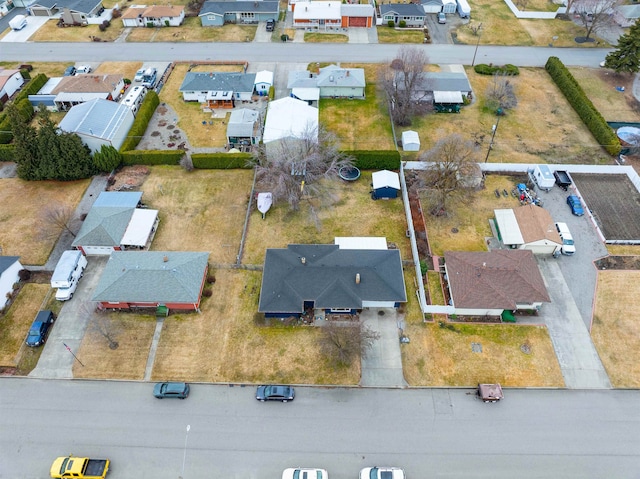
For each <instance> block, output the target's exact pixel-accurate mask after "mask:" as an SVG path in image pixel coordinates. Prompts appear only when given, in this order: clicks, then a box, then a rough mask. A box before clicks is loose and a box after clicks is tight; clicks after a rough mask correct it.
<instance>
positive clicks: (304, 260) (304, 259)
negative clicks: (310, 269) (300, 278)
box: [300, 256, 307, 264]
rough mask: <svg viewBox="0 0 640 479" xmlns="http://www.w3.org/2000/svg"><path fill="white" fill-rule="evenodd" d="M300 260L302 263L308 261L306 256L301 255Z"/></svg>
mask: <svg viewBox="0 0 640 479" xmlns="http://www.w3.org/2000/svg"><path fill="white" fill-rule="evenodd" d="M300 262H301V263H302V264H306V262H307V258H305V257H304V256H301V257H300Z"/></svg>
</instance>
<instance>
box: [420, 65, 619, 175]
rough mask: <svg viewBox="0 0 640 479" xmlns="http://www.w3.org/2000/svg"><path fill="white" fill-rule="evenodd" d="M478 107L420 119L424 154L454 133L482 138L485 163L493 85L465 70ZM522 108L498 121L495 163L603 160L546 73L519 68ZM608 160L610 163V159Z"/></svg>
mask: <svg viewBox="0 0 640 479" xmlns="http://www.w3.org/2000/svg"><path fill="white" fill-rule="evenodd" d="M467 75H468V76H469V81H470V82H471V86H472V87H473V89H474V94H475V100H476V101H475V102H474V103H473V104H472V105H469V106H465V107H463V108H462V111H461V113H460V114H432V115H426V116H423V117H421V118H418V119H416V120H415V121H414V124H413V125H412V126H411V129H413V130H416V131H417V132H418V134H419V135H420V139H421V142H422V145H421V148H422V150H423V151H424V150H427V149H429V148H431V147H432V146H433V145H434V144H435V142H437V141H438V140H439V139H442V138H444V137H446V136H448V135H450V134H452V133H462V135H463V136H464V137H465V138H468V139H473V138H477V139H479V140H480V139H481V140H482V141H481V143H482V144H481V146H480V150H481V154H480V156H481V158H480V161H482V160H483V159H484V157H485V155H486V151H487V148H488V145H489V140H490V136H491V131H492V130H491V128H492V125H495V124H496V122H497V117H496V115H495V112H493V111H490V110H489V109H488V108H486V107H485V99H486V91H487V88H488V86H489V84H490V82H491V81H492V77H491V76H488V75H479V74H477V73H475V72H474V71H473V69H471V68H468V69H467ZM513 82H514V84H515V90H516V95H517V97H518V101H519V103H518V106H517V107H516V108H515V109H513V110H510V111H508V112H507V114H506V115H505V116H503V117H501V118H500V123H499V125H498V130H497V132H496V135H495V142H494V145H493V150H492V151H491V155H490V157H489V161H490V162H492V163H540V162H548V163H587V164H589V163H591V164H593V163H594V162H598V161H600V159H602V158H605V156H606V155H605V154H604V151H603V150H602V148H600V147H599V146H598V145H597V142H596V141H595V140H594V139H593V137H592V135H591V133H590V132H589V131H588V130H587V128H586V127H585V126H584V124H583V123H582V121H581V120H580V118H579V117H578V115H577V114H576V113H575V111H574V110H573V109H572V108H571V107H570V106H569V105H568V103H567V101H566V99H565V98H564V96H563V95H562V93H560V91H559V90H558V88H557V87H556V86H555V85H554V84H553V82H552V81H551V79H550V78H549V75H548V74H547V73H546V71H545V70H544V69H535V68H521V69H520V75H519V76H517V77H515V78H514V79H513ZM607 161H609V160H607Z"/></svg>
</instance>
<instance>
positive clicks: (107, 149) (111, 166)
mask: <svg viewBox="0 0 640 479" xmlns="http://www.w3.org/2000/svg"><path fill="white" fill-rule="evenodd" d="M120 163H122V154H121V153H120V152H119V151H118V150H116V149H115V148H114V147H113V146H111V145H109V146H107V145H102V148H100V151H96V152H95V153H94V154H93V164H94V165H95V167H96V168H97V169H98V170H100V171H104V172H106V173H110V172H111V171H113V170H115V169H116V168H117V167H118V166H120Z"/></svg>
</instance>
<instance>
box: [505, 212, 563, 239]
mask: <svg viewBox="0 0 640 479" xmlns="http://www.w3.org/2000/svg"><path fill="white" fill-rule="evenodd" d="M513 214H514V215H515V217H516V220H517V221H518V227H519V228H520V233H521V234H522V238H523V239H524V242H525V243H533V242H536V241H541V240H548V241H551V242H553V243H556V244H558V245H562V239H561V238H560V235H559V234H558V230H557V229H556V225H555V223H554V221H553V218H551V214H549V212H548V211H547V210H545V209H544V208H541V207H539V206H536V205H531V204H529V205H524V206H520V207H518V208H514V210H513Z"/></svg>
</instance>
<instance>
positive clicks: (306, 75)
mask: <svg viewBox="0 0 640 479" xmlns="http://www.w3.org/2000/svg"><path fill="white" fill-rule="evenodd" d="M287 89H288V90H289V91H290V95H291V96H292V97H293V98H297V99H298V100H302V101H306V102H307V103H308V104H309V105H311V104H313V102H314V101H316V102H317V101H318V100H319V99H320V88H318V75H317V74H315V73H313V72H310V71H308V70H294V71H290V72H289V78H288V80H287Z"/></svg>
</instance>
